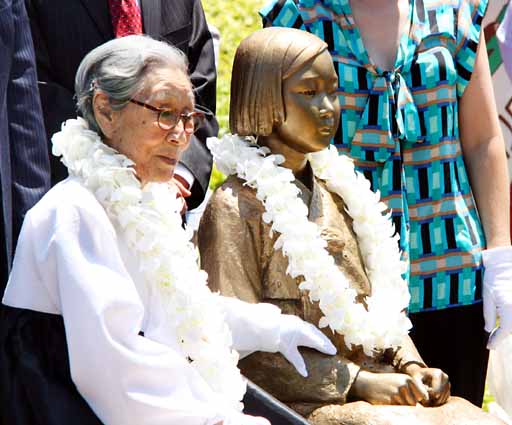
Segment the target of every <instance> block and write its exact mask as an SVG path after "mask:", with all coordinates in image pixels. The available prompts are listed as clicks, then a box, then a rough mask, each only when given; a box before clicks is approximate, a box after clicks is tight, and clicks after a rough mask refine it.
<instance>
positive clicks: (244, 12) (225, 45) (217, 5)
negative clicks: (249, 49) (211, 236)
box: [202, 0, 266, 190]
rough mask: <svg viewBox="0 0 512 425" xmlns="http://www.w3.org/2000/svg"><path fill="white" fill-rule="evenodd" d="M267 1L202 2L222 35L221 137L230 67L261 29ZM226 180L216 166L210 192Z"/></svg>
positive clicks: (226, 127)
mask: <svg viewBox="0 0 512 425" xmlns="http://www.w3.org/2000/svg"><path fill="white" fill-rule="evenodd" d="M265 3H266V1H265V0H202V4H203V8H204V11H205V13H206V19H207V20H208V23H209V24H211V25H214V26H215V27H217V29H218V30H219V32H220V52H219V53H220V54H219V65H218V69H217V120H218V121H219V126H220V129H219V136H222V135H223V134H225V133H226V132H228V131H229V92H230V87H231V67H232V65H233V57H234V55H235V51H236V48H237V47H238V45H239V44H240V41H241V40H242V39H244V38H245V37H247V36H248V35H249V34H251V33H252V32H253V31H255V30H257V29H260V28H261V18H260V16H259V14H258V10H259V9H260V8H261V7H262V6H263V5H264V4H265ZM224 179H225V176H223V175H222V174H221V173H220V172H219V171H218V170H217V168H216V167H215V165H214V166H213V170H212V175H211V178H210V188H211V189H212V190H215V189H216V188H217V187H219V186H220V185H221V184H222V182H223V181H224Z"/></svg>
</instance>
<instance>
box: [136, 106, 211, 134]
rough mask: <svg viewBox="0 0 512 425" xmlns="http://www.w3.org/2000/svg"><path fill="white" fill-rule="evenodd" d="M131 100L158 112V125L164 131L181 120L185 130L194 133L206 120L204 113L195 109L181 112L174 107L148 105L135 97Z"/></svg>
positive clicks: (170, 128)
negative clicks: (161, 107) (164, 107)
mask: <svg viewBox="0 0 512 425" xmlns="http://www.w3.org/2000/svg"><path fill="white" fill-rule="evenodd" d="M130 102H132V103H135V104H136V105H139V106H142V107H144V108H147V109H149V110H151V111H155V112H158V126H159V127H160V128H161V129H162V130H164V131H169V130H172V129H173V128H174V127H176V126H177V125H178V123H179V122H180V121H181V122H182V123H183V130H184V131H185V133H187V134H193V133H194V132H195V131H196V130H197V129H198V128H199V127H200V126H201V124H202V123H203V121H204V114H203V113H202V112H197V111H194V112H188V113H186V114H181V113H179V112H176V111H173V110H172V109H160V108H156V107H155V106H151V105H148V104H147V103H144V102H139V101H138V100H135V99H130Z"/></svg>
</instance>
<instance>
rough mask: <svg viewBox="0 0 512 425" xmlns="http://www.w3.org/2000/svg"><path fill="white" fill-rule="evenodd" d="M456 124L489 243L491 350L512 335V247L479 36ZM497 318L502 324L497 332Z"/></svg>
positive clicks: (502, 160)
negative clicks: (469, 77) (472, 68)
mask: <svg viewBox="0 0 512 425" xmlns="http://www.w3.org/2000/svg"><path fill="white" fill-rule="evenodd" d="M459 122H460V137H461V143H462V150H463V154H464V160H465V163H466V166H467V169H468V174H469V179H470V182H471V187H472V190H473V194H474V197H475V201H476V204H477V207H478V212H479V214H480V217H481V220H482V224H483V227H484V232H485V237H486V241H487V249H486V250H485V251H483V253H482V258H483V264H484V267H485V273H484V281H483V291H482V293H483V301H484V305H483V307H484V319H485V329H486V330H487V331H488V332H491V331H493V330H494V331H493V332H492V334H491V336H490V338H489V343H488V347H489V348H490V349H492V348H495V347H496V346H497V344H499V343H500V341H502V340H503V339H504V338H505V337H506V336H507V335H509V334H510V332H512V247H511V246H510V217H509V205H510V197H509V177H508V172H507V162H506V156H505V143H504V140H503V136H502V134H501V130H500V127H499V122H498V115H497V112H496V106H495V102H494V92H493V87H492V81H491V74H490V69H489V61H488V58H487V52H486V49H485V39H484V37H483V35H481V36H480V43H479V46H478V50H477V55H476V62H475V67H474V70H473V74H472V76H471V80H470V82H469V84H468V86H467V88H466V90H465V92H464V94H463V95H462V99H461V101H460V108H459ZM498 316H499V319H500V324H499V326H498V327H497V328H495V326H496V319H497V317H498Z"/></svg>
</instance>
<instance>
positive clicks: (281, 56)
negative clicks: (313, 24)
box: [229, 27, 327, 136]
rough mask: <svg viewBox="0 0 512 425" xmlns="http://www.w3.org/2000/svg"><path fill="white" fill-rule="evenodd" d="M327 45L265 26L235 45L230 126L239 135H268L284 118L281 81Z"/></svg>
mask: <svg viewBox="0 0 512 425" xmlns="http://www.w3.org/2000/svg"><path fill="white" fill-rule="evenodd" d="M326 49H327V44H326V43H325V42H323V41H322V40H321V39H320V38H318V37H316V36H315V35H312V34H310V33H308V32H306V31H301V30H297V29H293V28H277V27H271V28H265V29H262V30H259V31H256V32H254V33H253V34H251V35H250V36H249V37H247V38H245V39H244V40H243V41H242V42H241V43H240V46H238V49H237V51H236V54H235V59H234V62H233V72H232V76H231V78H232V79H231V102H230V111H229V126H230V130H231V132H232V133H234V134H238V135H241V136H249V135H252V136H268V135H270V134H271V133H272V131H273V130H274V129H275V128H276V127H278V126H279V125H281V124H282V123H283V121H284V119H285V113H286V111H285V107H284V103H283V92H282V83H283V81H284V80H286V79H287V78H288V77H290V76H291V75H292V74H294V73H295V72H297V71H298V70H299V69H300V68H302V66H303V65H304V64H305V63H307V62H309V61H312V60H313V59H314V58H315V57H317V56H318V55H319V54H320V53H322V52H324V51H325V50H326Z"/></svg>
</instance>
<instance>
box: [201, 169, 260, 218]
mask: <svg viewBox="0 0 512 425" xmlns="http://www.w3.org/2000/svg"><path fill="white" fill-rule="evenodd" d="M210 204H211V207H212V208H215V209H218V208H221V209H222V210H223V211H224V212H225V213H236V214H238V215H240V216H243V217H245V218H253V219H254V218H257V217H259V216H261V214H263V212H264V211H265V208H264V206H263V204H262V203H261V201H259V200H258V198H257V197H256V190H255V189H253V188H251V187H250V186H248V185H247V184H245V181H244V180H242V179H240V178H238V177H237V176H229V177H228V178H227V179H226V181H225V182H224V183H223V184H222V185H221V186H220V187H219V188H218V189H217V190H216V191H215V192H214V194H213V195H212V199H211V200H210Z"/></svg>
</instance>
